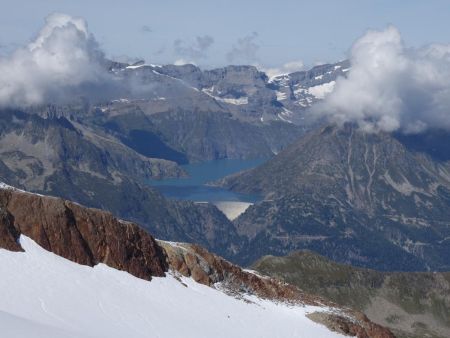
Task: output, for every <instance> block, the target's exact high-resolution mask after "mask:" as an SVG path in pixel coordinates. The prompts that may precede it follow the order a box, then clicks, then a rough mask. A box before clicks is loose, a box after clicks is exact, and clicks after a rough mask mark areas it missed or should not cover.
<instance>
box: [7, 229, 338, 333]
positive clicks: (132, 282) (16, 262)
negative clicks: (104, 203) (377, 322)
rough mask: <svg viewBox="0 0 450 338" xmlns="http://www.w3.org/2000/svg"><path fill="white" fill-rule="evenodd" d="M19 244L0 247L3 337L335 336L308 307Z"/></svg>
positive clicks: (30, 243)
mask: <svg viewBox="0 0 450 338" xmlns="http://www.w3.org/2000/svg"><path fill="white" fill-rule="evenodd" d="M20 243H21V245H22V247H23V248H24V250H25V252H11V251H7V250H4V249H0V276H1V279H0V290H1V297H0V328H1V336H2V337H7V338H24V337H26V338H35V337H39V338H67V337H71V338H72V337H73V338H75V337H76V338H86V337H105V338H106V337H108V338H115V337H117V338H123V337H127V338H134V337H145V338H149V337H161V338H163V337H167V338H177V337H183V338H189V337H196V338H198V337H208V338H210V337H224V338H230V337H233V338H236V337H258V338H262V337H270V338H275V337H280V338H281V337H282V338H289V337H315V338H319V337H338V336H339V337H340V335H338V334H335V333H332V332H330V331H328V330H327V329H326V328H325V327H323V326H321V325H319V324H316V323H314V322H312V321H310V320H309V319H308V318H306V317H305V314H306V313H308V312H313V311H316V310H318V308H315V307H311V306H307V307H301V306H295V307H290V306H287V305H284V304H278V305H277V304H275V303H272V302H269V301H264V300H260V299H257V298H254V297H249V298H248V300H251V302H245V301H243V300H238V299H235V298H233V297H230V296H227V295H226V294H224V293H222V292H221V291H218V290H215V289H213V288H210V287H207V286H205V285H202V284H198V283H196V282H194V281H193V280H191V279H189V278H183V279H182V281H183V283H184V284H185V285H183V284H182V283H181V282H180V281H178V280H177V279H176V278H175V277H173V276H171V275H168V277H166V278H153V280H152V281H151V282H148V281H145V280H141V279H139V278H136V277H134V276H132V275H130V274H128V273H127V272H122V271H118V270H115V269H112V268H110V267H107V266H106V265H104V264H99V265H97V266H95V267H94V268H91V267H88V266H84V265H79V264H76V263H73V262H71V261H69V260H66V259H64V258H62V257H60V256H57V255H55V254H53V253H51V252H48V251H46V250H44V249H43V248H41V247H40V246H38V245H37V244H36V243H35V242H34V241H32V240H31V239H29V238H27V237H25V236H21V238H20Z"/></svg>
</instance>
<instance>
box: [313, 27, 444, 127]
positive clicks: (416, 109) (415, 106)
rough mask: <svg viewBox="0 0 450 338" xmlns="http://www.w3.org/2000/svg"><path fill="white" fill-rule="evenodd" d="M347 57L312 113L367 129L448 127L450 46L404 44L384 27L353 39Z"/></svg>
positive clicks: (396, 35)
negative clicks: (346, 67) (346, 66)
mask: <svg viewBox="0 0 450 338" xmlns="http://www.w3.org/2000/svg"><path fill="white" fill-rule="evenodd" d="M350 61H351V70H350V71H349V74H348V76H347V77H346V78H343V77H341V78H338V79H337V81H336V85H335V88H334V91H333V92H332V93H331V94H329V95H328V96H327V97H326V98H325V100H324V102H323V103H322V104H319V105H318V106H317V107H316V109H317V110H318V111H316V112H315V113H322V114H324V115H326V116H328V117H330V118H331V119H332V120H334V121H336V122H339V123H343V122H356V123H358V124H359V125H360V126H361V127H362V128H364V129H366V130H369V131H370V130H374V131H376V130H384V131H394V130H401V131H403V132H406V133H416V132H421V131H423V130H425V129H426V128H430V127H431V128H447V129H450V45H437V44H436V45H430V46H427V47H424V48H407V47H406V46H405V44H404V42H403V41H402V38H401V35H400V33H399V31H398V30H397V29H396V28H395V27H388V28H387V29H385V30H383V31H369V32H367V33H366V34H365V35H364V36H363V37H361V38H360V39H359V40H357V41H356V42H355V44H354V45H353V47H352V49H351V58H350Z"/></svg>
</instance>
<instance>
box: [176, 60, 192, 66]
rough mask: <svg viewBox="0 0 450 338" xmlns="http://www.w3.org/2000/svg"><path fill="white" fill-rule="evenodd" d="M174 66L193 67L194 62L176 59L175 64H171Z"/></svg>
mask: <svg viewBox="0 0 450 338" xmlns="http://www.w3.org/2000/svg"><path fill="white" fill-rule="evenodd" d="M173 64H174V65H175V66H184V65H194V66H196V64H195V62H194V61H188V60H185V59H177V60H175V62H174V63H173Z"/></svg>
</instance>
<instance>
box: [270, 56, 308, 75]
mask: <svg viewBox="0 0 450 338" xmlns="http://www.w3.org/2000/svg"><path fill="white" fill-rule="evenodd" d="M304 66H305V65H304V63H303V61H301V60H296V61H290V62H286V63H285V64H284V65H282V66H280V67H275V68H262V70H263V71H264V72H265V73H266V74H267V76H268V77H269V78H271V77H274V76H277V75H282V74H289V73H294V72H298V71H300V70H302V69H303V68H304Z"/></svg>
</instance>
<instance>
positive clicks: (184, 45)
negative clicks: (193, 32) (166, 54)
mask: <svg viewBox="0 0 450 338" xmlns="http://www.w3.org/2000/svg"><path fill="white" fill-rule="evenodd" d="M213 43H214V38H213V37H212V36H209V35H204V36H197V37H196V38H195V41H194V42H193V43H189V42H186V41H183V40H180V39H177V40H175V41H174V43H173V47H174V50H175V54H177V55H179V56H182V57H187V58H190V59H202V58H205V57H206V55H207V52H208V49H209V48H210V47H211V46H212V45H213Z"/></svg>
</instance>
